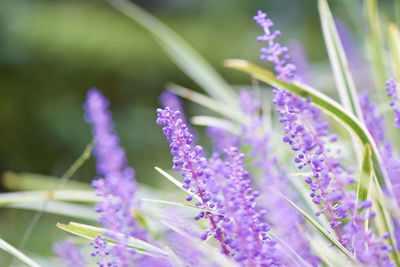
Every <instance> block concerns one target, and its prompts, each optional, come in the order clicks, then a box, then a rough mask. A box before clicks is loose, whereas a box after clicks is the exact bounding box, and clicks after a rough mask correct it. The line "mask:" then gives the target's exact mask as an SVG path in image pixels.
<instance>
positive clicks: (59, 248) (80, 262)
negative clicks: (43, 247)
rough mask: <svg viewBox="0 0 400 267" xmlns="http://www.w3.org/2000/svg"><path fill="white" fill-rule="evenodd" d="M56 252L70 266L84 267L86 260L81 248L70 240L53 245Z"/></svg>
mask: <svg viewBox="0 0 400 267" xmlns="http://www.w3.org/2000/svg"><path fill="white" fill-rule="evenodd" d="M53 251H54V253H55V254H56V255H57V256H58V257H59V258H60V259H61V260H62V261H63V262H64V263H65V264H67V265H68V266H71V267H72V266H73V267H84V266H86V260H85V258H84V257H83V256H82V254H81V252H80V251H79V249H78V248H77V247H76V246H75V245H74V244H73V243H72V242H70V241H62V242H57V243H55V244H54V245H53Z"/></svg>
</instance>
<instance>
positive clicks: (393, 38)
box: [388, 23, 400, 77]
mask: <svg viewBox="0 0 400 267" xmlns="http://www.w3.org/2000/svg"><path fill="white" fill-rule="evenodd" d="M388 27H389V28H388V34H389V44H390V52H391V55H392V61H393V67H394V73H396V77H400V30H399V27H398V26H397V25H396V24H393V23H390V24H389V26H388Z"/></svg>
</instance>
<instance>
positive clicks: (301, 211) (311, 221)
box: [279, 193, 359, 264]
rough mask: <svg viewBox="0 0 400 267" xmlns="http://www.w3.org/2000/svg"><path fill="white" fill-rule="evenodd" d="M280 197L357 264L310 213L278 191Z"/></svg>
mask: <svg viewBox="0 0 400 267" xmlns="http://www.w3.org/2000/svg"><path fill="white" fill-rule="evenodd" d="M279 194H280V195H281V196H282V198H284V199H285V200H286V201H287V202H288V203H289V204H290V205H291V206H292V207H293V208H295V209H296V210H297V211H298V212H299V213H300V214H301V215H302V216H303V217H304V218H305V219H306V220H307V221H308V222H310V223H311V224H312V225H313V226H314V227H315V228H316V229H317V230H318V231H319V232H320V233H321V234H322V235H323V236H325V237H326V238H327V239H328V240H329V241H330V242H331V243H332V244H333V245H334V246H335V247H337V248H338V249H339V250H340V251H341V252H342V253H343V254H344V255H346V256H347V258H348V259H350V261H351V262H352V263H353V264H359V263H358V261H357V259H356V258H355V257H354V256H353V255H352V254H351V253H350V252H349V251H348V250H347V249H346V248H345V247H343V245H342V244H340V243H339V241H338V240H336V238H334V237H333V236H332V235H331V234H330V233H329V232H328V231H327V230H326V229H325V228H324V227H322V225H320V224H319V223H318V222H317V221H316V220H314V219H313V218H312V217H311V216H310V215H308V214H307V213H306V212H305V211H303V210H302V209H301V208H300V207H298V206H297V205H296V204H295V203H294V202H293V201H291V200H290V199H288V198H287V197H285V196H284V195H282V194H281V193H279Z"/></svg>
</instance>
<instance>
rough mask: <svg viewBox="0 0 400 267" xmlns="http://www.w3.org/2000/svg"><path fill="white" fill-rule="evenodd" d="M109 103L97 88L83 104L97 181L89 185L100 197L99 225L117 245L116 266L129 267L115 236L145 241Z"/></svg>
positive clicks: (121, 243) (132, 181)
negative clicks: (131, 237)
mask: <svg viewBox="0 0 400 267" xmlns="http://www.w3.org/2000/svg"><path fill="white" fill-rule="evenodd" d="M108 105H109V102H108V100H107V99H106V98H104V96H103V95H102V94H101V93H100V91H98V90H97V89H95V88H93V89H90V90H89V92H88V93H87V100H86V103H85V106H84V107H85V111H86V114H85V118H86V120H87V122H89V123H91V124H92V131H93V136H94V155H95V157H96V159H97V172H98V174H99V176H100V178H98V179H95V180H93V182H92V186H93V187H94V188H95V189H96V191H97V195H98V196H100V197H101V198H102V201H101V202H99V203H98V204H97V205H96V207H95V209H96V211H97V212H99V213H100V219H99V223H100V224H101V225H103V226H104V227H105V228H107V229H108V230H109V232H108V233H107V234H109V235H111V236H112V237H114V238H115V239H116V240H117V241H118V242H117V243H118V244H117V246H115V249H114V252H115V253H114V254H115V256H116V259H117V261H118V262H117V264H118V265H119V266H128V265H129V260H128V258H129V257H130V254H131V253H130V252H129V253H128V252H126V246H125V244H124V243H125V240H121V238H120V237H118V235H117V233H124V234H125V235H126V236H135V237H137V238H141V239H145V238H146V235H145V232H144V231H143V230H142V229H140V228H139V226H138V224H137V222H136V220H135V218H134V217H133V214H132V210H133V208H134V207H135V202H134V194H135V190H136V181H135V178H134V176H135V172H134V170H133V168H131V167H129V166H127V165H126V157H125V151H124V150H123V148H122V147H120V145H119V138H118V136H117V134H116V133H115V131H114V129H113V128H114V126H113V122H112V119H111V113H110V112H109V111H108V109H107V108H108Z"/></svg>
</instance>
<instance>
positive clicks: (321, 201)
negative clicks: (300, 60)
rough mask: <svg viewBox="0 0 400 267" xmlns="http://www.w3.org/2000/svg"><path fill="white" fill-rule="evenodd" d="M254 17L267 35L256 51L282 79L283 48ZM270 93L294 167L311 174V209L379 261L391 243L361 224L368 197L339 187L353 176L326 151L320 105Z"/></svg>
mask: <svg viewBox="0 0 400 267" xmlns="http://www.w3.org/2000/svg"><path fill="white" fill-rule="evenodd" d="M255 20H256V22H257V23H258V24H259V25H260V26H261V27H263V29H264V33H265V34H264V36H263V38H261V39H262V41H268V45H269V47H268V48H266V49H264V50H262V51H261V53H262V54H263V53H264V54H265V53H267V55H268V56H267V57H266V59H267V60H268V61H271V62H272V63H274V65H275V70H276V73H277V74H278V78H280V79H281V80H283V81H286V82H291V81H293V79H294V77H295V74H294V70H295V68H293V67H290V68H288V69H289V70H290V71H288V69H285V68H282V66H287V65H289V63H287V59H288V56H286V55H287V54H286V53H287V49H280V50H279V51H278V52H276V51H277V49H275V48H274V47H281V46H280V45H277V43H275V42H274V41H273V40H275V38H276V37H277V36H278V35H277V34H275V33H271V31H270V29H269V28H270V27H271V26H272V25H273V23H272V22H270V20H268V19H267V18H266V14H265V13H263V12H260V11H259V12H258V14H257V16H256V17H255ZM266 29H268V30H266ZM271 40H272V41H271ZM280 58H282V60H280ZM285 64H286V65H285ZM288 73H290V75H288ZM274 94H275V98H274V100H273V103H274V104H275V105H277V106H278V109H277V112H278V113H279V115H280V117H281V118H280V120H279V121H280V122H281V123H282V124H283V126H284V132H285V134H286V135H285V137H284V138H283V141H284V142H286V143H289V144H290V145H291V148H292V150H293V151H295V152H297V156H296V157H295V158H294V161H295V163H297V166H298V168H299V169H303V168H304V167H305V166H309V168H310V170H311V173H312V175H310V176H308V177H306V179H305V182H306V183H307V184H309V188H310V190H311V194H310V197H311V198H312V200H313V202H314V203H315V204H316V205H318V206H320V210H319V211H318V212H317V214H316V215H317V216H319V215H321V214H325V213H327V214H328V216H329V218H330V226H331V228H332V229H334V231H335V233H336V235H337V237H338V239H339V242H340V243H341V244H342V245H343V246H345V247H346V248H347V249H348V250H350V251H351V252H354V253H355V254H356V255H357V257H358V259H359V260H360V261H361V262H373V263H374V264H377V265H379V264H381V263H382V262H385V261H388V255H387V252H390V250H391V249H392V248H390V247H388V246H386V245H383V244H381V239H379V238H375V237H374V235H373V234H371V233H369V232H368V230H365V229H364V223H363V222H364V221H365V220H369V219H370V218H372V217H374V216H375V213H374V212H369V213H368V212H367V209H369V208H370V207H371V204H372V203H371V202H370V201H366V202H363V203H360V204H359V205H358V206H356V194H355V193H354V192H351V191H350V192H348V191H347V190H346V188H345V186H346V185H348V184H352V183H354V181H355V180H354V179H353V178H351V177H349V176H348V174H347V173H346V171H344V170H343V168H342V166H341V160H340V157H339V155H338V154H339V151H338V152H337V155H332V153H330V152H331V151H330V149H329V148H328V143H332V142H336V140H337V137H336V135H334V134H333V135H332V134H330V130H329V123H328V122H327V121H326V120H324V119H323V118H322V117H321V116H320V110H319V109H318V108H317V107H314V106H312V105H311V99H307V100H302V99H300V98H299V97H296V96H293V95H292V94H290V93H289V92H286V91H284V90H279V89H278V90H275V91H274ZM343 219H346V220H347V224H346V225H342V224H343V222H344V220H343ZM354 240H356V242H355V241H354ZM372 251H373V253H371V252H372Z"/></svg>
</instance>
